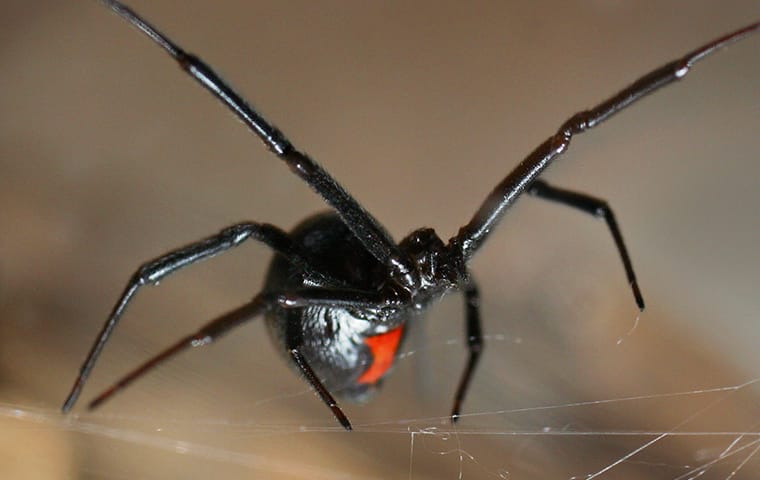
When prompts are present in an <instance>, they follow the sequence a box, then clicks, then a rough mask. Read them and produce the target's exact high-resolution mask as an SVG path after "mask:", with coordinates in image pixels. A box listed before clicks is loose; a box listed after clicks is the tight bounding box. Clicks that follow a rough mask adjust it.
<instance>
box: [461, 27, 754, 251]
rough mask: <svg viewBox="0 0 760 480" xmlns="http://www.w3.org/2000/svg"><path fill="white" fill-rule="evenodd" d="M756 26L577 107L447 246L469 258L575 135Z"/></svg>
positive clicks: (494, 192) (717, 41) (505, 180)
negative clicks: (583, 107) (594, 102)
mask: <svg viewBox="0 0 760 480" xmlns="http://www.w3.org/2000/svg"><path fill="white" fill-rule="evenodd" d="M758 30H760V22H758V23H753V24H751V25H748V26H746V27H744V28H742V29H739V30H737V31H735V32H733V33H729V34H728V35H724V36H723V37H720V38H717V39H715V40H713V41H712V42H710V43H708V44H706V45H704V46H702V47H699V48H697V49H696V50H694V51H692V52H689V53H687V54H686V55H684V56H683V57H681V58H679V59H676V60H674V61H672V62H670V63H667V64H665V65H663V66H661V67H660V68H657V69H655V70H653V71H651V72H650V73H647V74H646V75H644V76H642V77H641V78H639V79H638V80H636V81H635V82H633V83H632V84H631V85H629V86H628V87H626V88H624V89H623V90H621V91H620V92H618V93H616V94H615V95H613V96H612V97H610V98H609V99H607V100H605V101H603V102H602V103H600V104H598V105H596V106H595V107H593V108H591V109H590V110H584V111H581V112H578V113H576V114H575V115H573V116H572V117H570V118H569V119H568V120H566V121H565V123H563V124H562V126H561V127H560V128H559V130H557V132H556V133H555V134H554V135H552V136H551V137H549V138H548V139H547V140H546V141H544V143H542V144H541V145H539V146H538V147H536V149H535V150H533V152H531V153H530V154H529V155H528V156H527V157H526V158H525V159H524V160H523V161H522V162H521V163H520V164H519V165H518V166H517V167H516V168H515V169H514V170H512V171H511V172H510V173H509V174H508V175H507V176H506V177H505V178H504V180H502V181H501V183H499V184H498V185H497V186H496V188H494V190H493V191H492V192H491V193H490V194H489V195H488V196H487V197H486V199H485V201H484V202H483V204H482V205H481V206H480V208H479V209H478V210H477V212H475V215H474V216H473V218H472V220H470V222H469V223H468V224H467V225H465V226H463V227H462V228H461V229H460V230H459V232H458V233H457V235H456V236H454V237H453V238H452V239H451V240H450V242H449V246H450V247H451V249H452V250H453V251H454V252H455V253H456V255H458V256H460V258H461V261H462V262H466V261H468V260H469V259H470V258H471V257H472V255H473V254H474V253H475V252H476V251H477V250H478V248H480V247H481V245H482V244H483V242H484V241H485V239H486V238H487V237H488V234H489V233H490V232H491V231H492V230H493V229H494V227H495V226H496V224H497V223H498V222H499V220H501V218H502V217H503V216H504V213H506V211H507V210H508V209H509V208H510V207H511V206H512V205H513V204H514V202H515V201H516V200H517V198H518V197H519V196H520V195H522V193H523V192H524V191H525V190H526V189H527V188H529V186H530V185H531V184H532V183H533V182H534V181H535V180H536V178H537V177H538V176H539V175H540V174H541V173H542V172H543V171H544V169H545V168H546V167H548V166H549V165H550V164H551V163H552V162H553V161H554V160H555V159H556V158H557V157H559V156H560V155H562V154H563V153H565V151H567V148H568V147H569V145H570V140H571V139H572V137H573V136H574V135H576V134H579V133H582V132H584V131H586V130H589V129H591V128H593V127H595V126H597V125H599V124H600V123H602V122H603V121H605V120H607V119H608V118H610V117H611V116H613V115H614V114H616V113H618V112H620V111H622V110H624V109H626V108H627V107H629V106H631V105H633V104H634V103H636V102H637V101H639V100H641V99H642V98H644V97H646V96H647V95H649V94H650V93H653V92H655V91H657V90H659V89H660V88H662V87H664V86H666V85H669V84H671V83H673V82H674V81H676V80H680V79H682V78H683V77H685V76H686V74H687V73H689V70H690V68H691V67H692V66H693V65H694V64H695V63H696V62H698V61H699V60H702V59H703V58H704V57H706V56H708V55H710V54H712V53H714V52H715V51H717V50H718V49H720V48H723V47H725V46H727V45H729V44H731V43H733V42H736V41H738V40H740V39H742V38H744V37H746V36H748V35H750V34H753V33H756V32H757V31H758Z"/></svg>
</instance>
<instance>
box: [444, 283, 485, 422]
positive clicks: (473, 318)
mask: <svg viewBox="0 0 760 480" xmlns="http://www.w3.org/2000/svg"><path fill="white" fill-rule="evenodd" d="M464 300H465V311H466V313H465V317H466V321H467V350H468V351H469V357H468V358H467V365H466V366H465V368H464V372H462V378H461V379H460V380H459V387H457V393H456V395H454V407H453V408H452V409H451V421H452V422H456V421H457V420H459V413H460V412H461V409H462V402H463V401H464V397H465V395H466V394H467V389H468V387H469V386H470V380H472V374H473V372H474V371H475V366H476V365H477V364H478V360H479V359H480V355H481V353H483V333H482V332H481V328H480V293H479V292H478V287H477V285H476V284H475V282H474V281H473V280H472V279H470V282H469V283H468V284H467V285H466V286H465V288H464Z"/></svg>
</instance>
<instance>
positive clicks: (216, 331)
mask: <svg viewBox="0 0 760 480" xmlns="http://www.w3.org/2000/svg"><path fill="white" fill-rule="evenodd" d="M268 307H269V306H268V304H267V303H266V301H265V299H264V298H263V297H262V296H261V295H259V296H257V297H256V298H254V299H253V300H252V301H251V302H249V303H247V304H245V305H243V306H242V307H239V308H236V309H235V310H232V311H230V312H227V313H225V314H224V315H222V316H220V317H218V318H216V319H214V320H212V321H211V322H209V323H207V324H206V325H204V326H203V327H201V328H200V329H199V330H198V331H197V332H195V333H193V334H192V335H188V336H186V337H184V338H183V339H181V340H180V341H178V342H177V343H175V344H174V345H172V346H171V347H169V348H167V349H166V350H164V351H163V352H161V353H159V354H158V355H156V356H155V357H153V358H151V359H150V360H148V361H147V362H145V363H143V364H142V365H140V366H139V367H137V368H136V369H134V370H132V371H131V372H129V373H128V374H127V375H125V376H124V377H122V378H121V379H120V380H119V381H118V382H116V383H114V384H113V385H112V386H111V387H109V388H108V389H106V390H105V391H103V393H101V394H100V395H98V396H97V397H96V398H95V399H94V400H93V401H91V402H90V404H89V405H88V409H90V410H92V409H94V408H97V407H98V406H99V405H101V404H102V403H103V402H105V401H106V400H108V399H109V398H111V397H112V396H113V395H114V394H115V393H117V392H119V391H120V390H123V389H124V388H126V387H127V386H128V385H129V384H131V383H132V382H134V381H135V380H137V379H138V378H139V377H141V376H143V375H144V374H145V373H147V372H148V371H150V370H153V369H154V368H155V367H157V366H158V365H159V364H161V363H163V362H164V361H166V360H168V359H169V358H171V357H173V356H174V355H176V354H177V353H179V352H181V351H183V350H186V349H188V348H194V347H202V346H204V345H208V344H209V343H211V342H213V341H214V340H216V339H217V338H219V337H220V336H221V335H222V334H224V333H227V332H228V331H229V330H232V329H233V328H235V327H237V326H239V325H240V324H242V323H244V322H246V321H248V320H250V319H252V318H253V317H256V316H258V315H260V314H261V313H263V312H264V311H265V310H266V309H267V308H268Z"/></svg>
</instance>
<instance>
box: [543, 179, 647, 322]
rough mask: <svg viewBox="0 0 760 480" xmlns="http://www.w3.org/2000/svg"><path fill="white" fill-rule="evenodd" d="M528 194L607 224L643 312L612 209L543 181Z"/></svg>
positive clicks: (641, 300)
mask: <svg viewBox="0 0 760 480" xmlns="http://www.w3.org/2000/svg"><path fill="white" fill-rule="evenodd" d="M528 193H529V194H531V195H535V196H536V197H539V198H543V199H545V200H551V201H553V202H558V203H561V204H563V205H567V206H570V207H574V208H577V209H578V210H581V211H584V212H586V213H588V214H591V215H593V216H594V217H597V218H602V219H604V221H605V222H607V227H608V228H609V229H610V233H611V234H612V238H613V239H614V240H615V245H616V246H617V249H618V253H619V254H620V259H621V260H622V261H623V267H624V268H625V275H626V277H627V279H628V283H629V284H630V285H631V288H632V289H633V297H634V298H635V299H636V305H638V307H639V309H640V310H644V297H643V296H642V295H641V290H640V289H639V284H638V282H637V281H636V274H635V273H634V272H633V264H632V263H631V257H630V256H629V255H628V250H627V249H626V248H625V242H624V241H623V235H622V234H621V233H620V228H619V227H618V224H617V220H615V214H614V213H613V212H612V209H611V208H610V206H609V205H608V204H607V202H606V201H604V200H602V199H599V198H595V197H592V196H591V195H587V194H585V193H580V192H573V191H570V190H565V189H562V188H557V187H553V186H551V185H549V184H548V183H546V182H544V181H543V180H536V181H534V182H533V183H532V184H531V185H530V186H529V187H528Z"/></svg>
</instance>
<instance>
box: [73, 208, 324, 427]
mask: <svg viewBox="0 0 760 480" xmlns="http://www.w3.org/2000/svg"><path fill="white" fill-rule="evenodd" d="M248 239H255V240H258V241H260V242H262V243H264V244H266V245H268V246H269V247H271V248H272V249H273V250H275V251H276V252H278V253H280V254H282V255H284V256H285V258H287V259H288V260H289V261H290V262H292V263H293V264H294V265H296V266H298V267H299V268H301V269H302V270H303V271H304V272H305V273H306V275H307V276H308V277H310V278H311V279H312V280H313V281H314V282H315V283H317V284H325V283H326V284H328V285H329V284H332V285H335V284H336V283H337V282H335V281H334V280H333V279H331V278H329V277H327V276H326V275H325V274H322V273H318V272H317V271H316V270H315V269H314V268H312V267H311V266H310V265H309V262H308V261H307V260H306V259H305V258H304V257H303V256H302V255H301V254H300V252H299V251H298V249H297V248H296V247H295V246H294V245H293V242H292V241H291V240H290V237H289V236H288V234H287V233H285V232H283V231H282V230H280V229H279V228H277V227H275V226H273V225H269V224H259V223H253V222H245V223H239V224H236V225H232V226H230V227H228V228H225V229H223V230H222V231H220V232H219V233H218V234H216V235H213V236H210V237H208V238H205V239H203V240H200V241H197V242H194V243H191V244H190V245H187V246H184V247H181V248H178V249H176V250H172V251H171V252H169V253H166V254H164V255H161V256H160V257H158V258H155V259H153V260H150V261H148V262H145V263H143V264H142V265H141V266H140V267H139V268H138V269H137V271H136V272H135V273H134V274H133V275H132V277H131V278H130V279H129V282H128V283H127V286H126V287H125V288H124V292H123V293H122V294H121V296H120V297H119V299H118V301H117V302H116V304H115V305H114V307H113V309H112V310H111V313H110V315H109V316H108V318H107V319H106V322H105V324H103V328H102V329H101V330H100V333H99V334H98V336H97V338H96V340H95V343H94V344H93V345H92V348H91V349H90V352H89V353H88V354H87V357H86V358H85V361H84V363H83V364H82V367H81V368H80V370H79V375H78V376H77V378H76V380H75V381H74V385H73V387H72V388H71V392H70V393H69V395H68V397H66V400H65V401H64V403H63V407H62V410H63V411H64V412H67V411H69V410H70V409H71V407H73V406H74V403H76V401H77V398H78V397H79V394H80V392H81V390H82V387H83V386H84V383H85V381H86V380H87V377H88V376H89V375H90V372H91V371H92V369H93V367H94V366H95V362H96V361H97V359H98V356H99V355H100V353H101V351H102V350H103V347H104V346H105V344H106V342H107V341H108V339H109V337H110V336H111V333H112V332H113V329H114V328H115V327H116V324H117V323H118V322H119V319H120V318H121V316H122V315H123V314H124V310H125V309H126V308H127V305H128V304H129V302H130V301H131V300H132V298H133V297H134V295H135V294H136V293H137V290H139V288H140V287H141V286H143V285H146V284H151V285H155V284H157V283H158V282H159V281H160V280H161V279H162V278H164V277H166V276H168V275H170V274H172V273H174V272H176V271H177V270H179V269H181V268H183V267H186V266H188V265H192V264H194V263H197V262H199V261H201V260H204V259H206V258H209V257H212V256H214V255H217V254H219V253H222V252H225V251H227V250H229V249H231V248H233V247H236V246H238V245H240V244H241V243H243V242H245V241H246V240H248Z"/></svg>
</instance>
